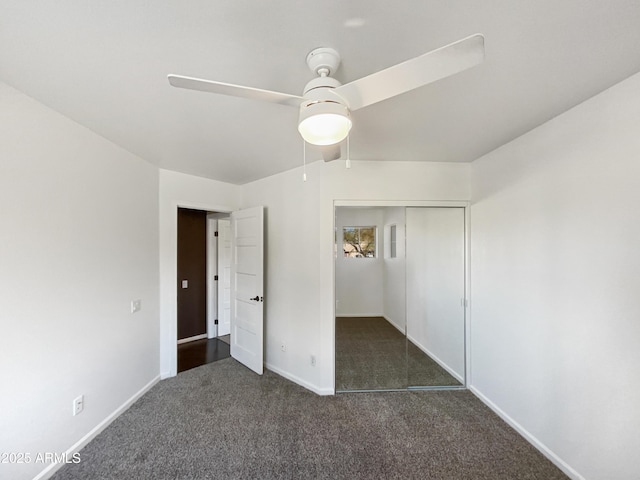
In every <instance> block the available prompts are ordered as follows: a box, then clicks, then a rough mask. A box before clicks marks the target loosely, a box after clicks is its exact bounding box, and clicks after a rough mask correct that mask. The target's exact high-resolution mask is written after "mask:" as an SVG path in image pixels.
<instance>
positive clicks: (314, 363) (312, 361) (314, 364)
mask: <svg viewBox="0 0 640 480" xmlns="http://www.w3.org/2000/svg"><path fill="white" fill-rule="evenodd" d="M311 366H312V367H315V366H316V356H315V355H311Z"/></svg>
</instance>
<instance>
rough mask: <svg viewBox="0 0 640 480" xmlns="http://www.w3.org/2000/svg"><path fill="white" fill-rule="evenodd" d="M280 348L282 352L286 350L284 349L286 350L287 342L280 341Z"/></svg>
mask: <svg viewBox="0 0 640 480" xmlns="http://www.w3.org/2000/svg"><path fill="white" fill-rule="evenodd" d="M280 350H282V351H283V352H286V351H287V344H286V343H284V342H282V343H281V344H280Z"/></svg>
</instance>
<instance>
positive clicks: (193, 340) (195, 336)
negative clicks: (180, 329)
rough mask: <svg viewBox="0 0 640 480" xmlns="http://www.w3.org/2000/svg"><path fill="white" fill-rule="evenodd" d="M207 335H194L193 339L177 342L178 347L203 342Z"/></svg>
mask: <svg viewBox="0 0 640 480" xmlns="http://www.w3.org/2000/svg"><path fill="white" fill-rule="evenodd" d="M207 337H208V335H207V334H206V333H203V334H201V335H194V336H193V337H188V338H183V339H182V340H178V345H182V344H183V343H189V342H195V341H196V340H204V339H205V338H207Z"/></svg>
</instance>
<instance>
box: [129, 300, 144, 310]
mask: <svg viewBox="0 0 640 480" xmlns="http://www.w3.org/2000/svg"><path fill="white" fill-rule="evenodd" d="M141 308H142V300H131V313H136V312H139V311H140V309H141Z"/></svg>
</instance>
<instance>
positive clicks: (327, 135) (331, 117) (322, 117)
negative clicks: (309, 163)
mask: <svg viewBox="0 0 640 480" xmlns="http://www.w3.org/2000/svg"><path fill="white" fill-rule="evenodd" d="M350 130H351V119H350V118H349V110H348V109H347V108H346V107H345V106H344V105H341V104H340V103H338V102H333V101H327V102H318V103H311V104H309V105H303V106H301V107H300V122H299V123H298V131H299V132H300V135H302V138H304V140H305V141H306V142H307V143H310V144H312V145H334V144H336V143H339V142H341V141H342V140H344V139H345V138H346V137H347V135H349V131H350Z"/></svg>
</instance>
